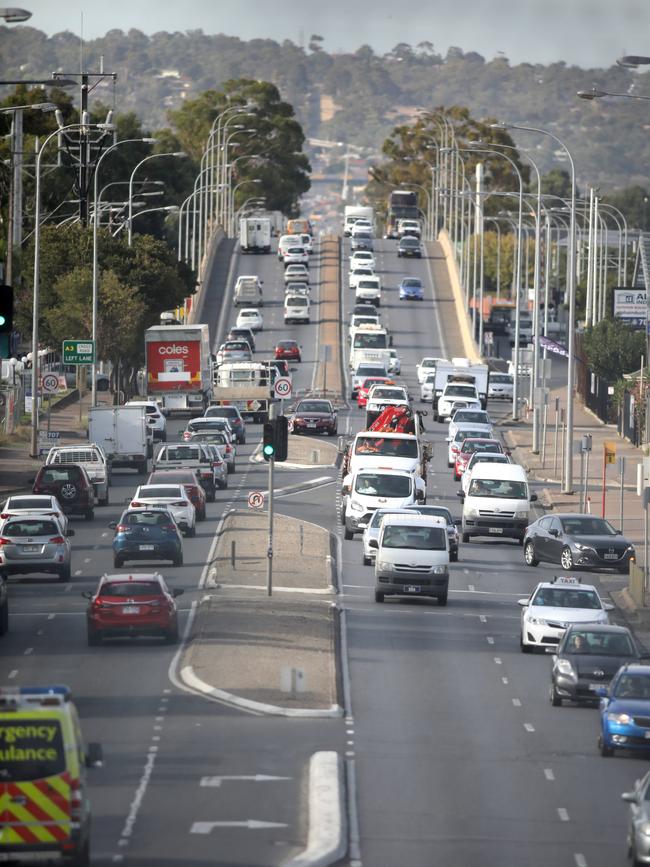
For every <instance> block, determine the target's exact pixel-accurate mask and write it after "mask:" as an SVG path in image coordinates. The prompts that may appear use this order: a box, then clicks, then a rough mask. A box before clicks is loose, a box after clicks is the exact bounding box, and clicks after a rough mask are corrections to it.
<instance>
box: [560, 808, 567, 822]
mask: <svg viewBox="0 0 650 867" xmlns="http://www.w3.org/2000/svg"><path fill="white" fill-rule="evenodd" d="M557 814H558V816H559V817H560V822H568V821H569V811H568V810H567V809H565V808H564V807H558V808H557Z"/></svg>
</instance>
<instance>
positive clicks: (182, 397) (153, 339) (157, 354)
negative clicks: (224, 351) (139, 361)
mask: <svg viewBox="0 0 650 867" xmlns="http://www.w3.org/2000/svg"><path fill="white" fill-rule="evenodd" d="M144 347H145V356H146V367H147V394H148V395H149V396H150V397H152V398H154V399H161V400H162V405H163V409H164V411H165V413H172V412H182V413H187V412H189V414H190V415H203V412H204V410H205V407H206V406H207V405H208V399H209V396H210V391H211V389H212V361H211V358H210V336H209V332H208V326H207V325H154V326H152V327H151V328H147V330H146V331H145V333H144Z"/></svg>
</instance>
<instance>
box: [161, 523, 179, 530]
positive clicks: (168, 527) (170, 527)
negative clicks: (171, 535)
mask: <svg viewBox="0 0 650 867" xmlns="http://www.w3.org/2000/svg"><path fill="white" fill-rule="evenodd" d="M175 529H176V524H163V530H175Z"/></svg>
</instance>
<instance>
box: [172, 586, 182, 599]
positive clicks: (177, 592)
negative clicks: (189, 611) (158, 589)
mask: <svg viewBox="0 0 650 867" xmlns="http://www.w3.org/2000/svg"><path fill="white" fill-rule="evenodd" d="M183 593H185V591H184V590H182V589H181V588H180V587H175V588H174V589H173V590H172V596H173V597H174V599H176V597H177V596H182V595H183Z"/></svg>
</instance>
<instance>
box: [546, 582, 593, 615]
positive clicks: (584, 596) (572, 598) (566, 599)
mask: <svg viewBox="0 0 650 867" xmlns="http://www.w3.org/2000/svg"><path fill="white" fill-rule="evenodd" d="M532 604H533V605H535V606H542V605H543V606H544V607H546V608H590V609H593V610H600V609H601V607H602V606H601V604H600V599H599V598H598V595H597V594H596V593H595V591H594V590H586V589H581V588H574V587H571V588H564V587H540V589H539V590H538V591H537V593H536V594H535V596H534V598H533V602H532Z"/></svg>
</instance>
